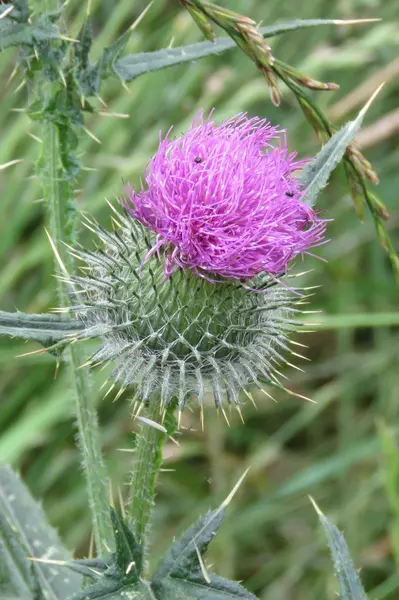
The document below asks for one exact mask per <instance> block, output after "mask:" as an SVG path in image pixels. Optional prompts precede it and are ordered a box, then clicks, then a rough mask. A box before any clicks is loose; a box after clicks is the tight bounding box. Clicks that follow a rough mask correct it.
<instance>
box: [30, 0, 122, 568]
mask: <svg viewBox="0 0 399 600" xmlns="http://www.w3.org/2000/svg"><path fill="white" fill-rule="evenodd" d="M57 9H58V1H57V0H36V2H35V12H36V14H37V15H41V14H43V13H44V12H45V11H46V10H47V11H49V10H51V11H53V10H57ZM52 43H55V44H57V43H58V42H52ZM35 79H36V80H35V81H34V84H35V85H34V90H35V93H36V98H39V99H40V100H41V101H42V102H43V105H44V106H46V105H47V104H48V103H49V101H50V100H51V99H52V98H53V97H54V93H55V92H57V91H59V90H62V89H64V88H63V87H62V82H54V81H49V80H48V79H47V78H46V76H45V74H43V73H42V72H41V70H40V69H38V70H37V72H36V75H35ZM40 126H41V139H42V142H43V143H42V145H41V146H42V154H41V157H40V159H39V161H38V165H37V173H38V177H39V179H40V181H41V186H42V189H43V198H44V201H45V204H46V206H47V210H48V221H49V229H50V237H51V240H52V242H53V243H54V246H55V248H56V251H57V253H58V257H59V260H58V259H57V264H56V266H57V267H58V268H59V267H60V266H61V268H62V270H63V271H65V270H66V271H67V272H68V274H69V275H71V274H72V273H73V270H74V265H73V259H72V257H71V255H70V254H69V252H68V250H67V247H66V245H65V244H73V242H74V229H75V227H74V225H75V223H74V221H75V218H74V217H75V211H74V207H73V187H72V182H71V181H68V180H67V177H66V174H65V172H64V170H63V168H62V164H61V160H60V137H59V136H60V132H59V129H58V126H57V124H55V123H54V122H51V121H50V119H48V118H46V117H44V118H43V120H42V121H41V123H40ZM58 300H59V303H60V306H62V307H67V306H69V304H70V302H69V296H68V288H67V284H66V283H65V282H63V281H59V282H58ZM64 358H65V360H66V362H67V363H68V365H69V371H70V377H71V385H72V390H73V396H74V399H75V412H76V422H77V427H78V432H79V435H78V437H79V448H80V452H81V456H82V463H83V470H84V475H85V478H86V483H87V492H88V497H89V505H90V509H91V514H92V523H93V533H94V539H95V541H96V547H97V553H98V555H99V556H102V555H104V554H107V553H108V551H109V550H112V547H113V539H114V538H113V531H112V526H111V520H110V514H109V501H108V477H107V471H106V467H105V463H104V460H103V457H102V452H101V442H100V431H99V423H98V418H97V411H96V399H95V396H94V394H93V392H92V389H91V383H90V378H89V373H88V372H87V371H83V370H81V369H80V368H79V367H80V366H81V365H82V364H83V363H84V362H85V359H84V356H83V353H82V349H81V347H80V345H79V344H78V343H76V344H74V343H72V344H70V345H69V346H68V347H67V348H66V349H65V351H64Z"/></svg>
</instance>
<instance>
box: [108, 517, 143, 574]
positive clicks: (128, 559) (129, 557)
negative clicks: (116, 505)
mask: <svg viewBox="0 0 399 600" xmlns="http://www.w3.org/2000/svg"><path fill="white" fill-rule="evenodd" d="M111 521H112V526H113V529H114V536H115V563H116V566H117V567H118V568H119V569H120V570H121V572H122V573H123V575H124V577H125V579H126V580H128V581H129V582H130V581H131V580H132V581H137V579H138V577H139V576H140V574H141V571H142V568H143V550H142V547H141V546H140V544H138V543H137V542H136V540H135V537H134V535H133V533H132V532H131V531H130V529H129V528H128V526H127V525H126V524H125V522H124V520H123V518H122V516H121V515H120V513H119V512H118V511H117V510H115V509H113V508H111Z"/></svg>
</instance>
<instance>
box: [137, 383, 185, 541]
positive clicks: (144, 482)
mask: <svg viewBox="0 0 399 600" xmlns="http://www.w3.org/2000/svg"><path fill="white" fill-rule="evenodd" d="M162 410H163V409H162V405H161V397H160V394H158V393H156V394H154V395H153V396H152V397H151V398H150V401H149V405H148V408H147V411H146V413H145V417H146V419H149V420H150V421H152V422H154V423H155V424H160V421H161V416H162ZM173 411H174V407H173V406H170V407H169V408H168V409H167V411H166V418H164V419H162V427H163V428H165V429H166V430H167V432H165V431H161V430H159V429H157V428H156V427H154V426H153V425H151V424H147V423H145V422H143V423H142V426H141V430H140V433H139V434H138V435H137V441H136V453H135V457H136V461H135V463H134V467H133V473H132V479H131V484H130V487H131V495H130V501H129V508H128V510H129V515H130V518H131V521H132V526H133V530H134V532H135V535H136V539H137V541H138V542H139V543H141V544H143V545H145V541H146V537H147V536H146V533H147V530H148V524H149V521H150V517H151V512H152V508H153V505H154V497H155V484H156V479H157V475H158V473H159V470H160V468H161V465H162V448H163V444H164V442H165V441H166V439H167V437H168V435H170V434H172V432H173V431H174V429H175V420H174V417H173Z"/></svg>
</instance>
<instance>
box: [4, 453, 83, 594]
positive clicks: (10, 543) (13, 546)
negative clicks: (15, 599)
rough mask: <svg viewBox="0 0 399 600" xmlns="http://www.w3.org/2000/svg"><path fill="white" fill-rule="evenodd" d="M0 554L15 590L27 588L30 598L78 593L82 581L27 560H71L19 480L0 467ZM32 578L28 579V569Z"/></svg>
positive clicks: (45, 565) (74, 576) (50, 566)
mask: <svg viewBox="0 0 399 600" xmlns="http://www.w3.org/2000/svg"><path fill="white" fill-rule="evenodd" d="M0 514H1V515H2V519H1V521H0V551H1V562H2V564H8V565H13V566H15V567H16V568H17V571H14V570H13V569H11V568H10V574H9V575H10V578H11V581H12V583H13V584H14V585H15V587H16V588H17V589H19V590H20V589H21V587H20V586H26V588H27V589H28V590H29V591H30V593H29V596H26V595H25V596H22V597H23V598H32V600H39V598H42V597H45V598H46V599H47V600H65V598H68V596H70V595H71V594H74V593H76V592H77V591H78V590H79V589H80V584H81V578H80V577H79V575H77V574H76V573H69V574H68V576H67V577H65V573H62V572H61V571H60V570H57V569H55V568H54V565H50V564H46V562H35V561H32V566H31V567H29V563H28V557H36V558H42V557H45V558H46V560H47V559H57V560H68V561H69V560H70V556H69V554H68V552H67V551H66V550H65V549H64V548H63V547H62V545H61V542H60V540H59V538H58V535H57V533H56V532H55V531H54V530H53V529H52V528H51V527H50V526H49V525H48V523H47V521H46V517H45V515H44V513H43V511H42V509H41V508H40V506H39V505H38V504H37V502H36V501H35V500H34V498H32V496H31V495H30V493H29V492H28V490H27V489H26V488H25V486H24V485H23V483H22V482H21V480H20V479H19V477H18V476H17V475H16V474H15V473H14V472H13V471H12V469H11V468H10V467H8V466H5V465H2V464H0ZM30 568H31V569H32V570H33V572H32V575H31V577H29V575H28V573H29V569H30Z"/></svg>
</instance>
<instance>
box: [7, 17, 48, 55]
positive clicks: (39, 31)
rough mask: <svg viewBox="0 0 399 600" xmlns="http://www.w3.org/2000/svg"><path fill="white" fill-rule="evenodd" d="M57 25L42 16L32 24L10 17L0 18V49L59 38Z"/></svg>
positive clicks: (30, 44) (31, 44)
mask: <svg viewBox="0 0 399 600" xmlns="http://www.w3.org/2000/svg"><path fill="white" fill-rule="evenodd" d="M59 37H60V36H59V33H58V29H57V26H56V25H54V23H52V22H51V21H50V20H49V19H48V18H46V17H42V18H40V19H38V20H37V21H36V22H35V23H34V24H32V25H31V24H29V23H15V22H14V21H13V20H12V19H10V18H7V17H6V18H5V19H0V50H4V49H5V48H9V47H11V46H22V45H28V46H33V45H34V43H35V42H41V41H44V40H55V39H57V38H59Z"/></svg>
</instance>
